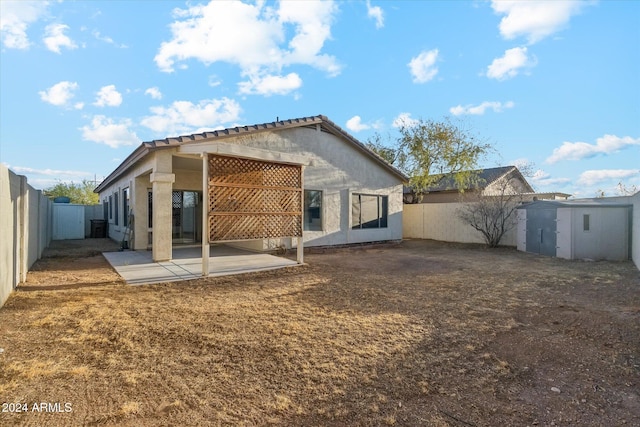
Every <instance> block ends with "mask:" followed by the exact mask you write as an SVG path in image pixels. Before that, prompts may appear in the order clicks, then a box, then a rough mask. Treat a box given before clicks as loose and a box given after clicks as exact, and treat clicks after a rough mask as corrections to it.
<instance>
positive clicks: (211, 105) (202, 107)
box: [141, 98, 241, 135]
mask: <svg viewBox="0 0 640 427" xmlns="http://www.w3.org/2000/svg"><path fill="white" fill-rule="evenodd" d="M240 111H241V108H240V105H239V104H238V103H237V102H236V101H234V100H232V99H229V98H222V99H206V100H202V101H200V102H199V103H198V104H193V103H191V102H189V101H175V102H174V103H172V104H171V105H170V106H169V107H152V108H151V112H152V113H153V115H152V116H148V117H145V118H144V119H143V120H142V122H141V124H142V125H143V126H146V127H148V128H149V129H151V130H153V131H155V132H157V133H161V134H165V135H167V134H173V135H176V134H184V133H187V132H194V131H196V130H197V129H200V128H207V129H213V128H215V127H219V126H220V125H221V124H223V123H232V122H235V121H237V120H238V118H239V115H240Z"/></svg>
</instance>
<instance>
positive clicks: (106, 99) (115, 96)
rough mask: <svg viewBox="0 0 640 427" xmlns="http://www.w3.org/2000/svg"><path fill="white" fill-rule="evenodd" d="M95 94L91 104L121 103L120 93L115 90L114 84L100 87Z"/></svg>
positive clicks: (110, 104)
mask: <svg viewBox="0 0 640 427" xmlns="http://www.w3.org/2000/svg"><path fill="white" fill-rule="evenodd" d="M96 95H97V96H96V102H94V103H93V105H96V106H98V107H105V106H107V107H117V106H119V105H120V104H122V95H121V94H120V92H118V91H117V90H116V86H115V85H109V86H103V87H101V88H100V90H99V91H98V93H97V94H96Z"/></svg>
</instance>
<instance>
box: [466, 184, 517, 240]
mask: <svg viewBox="0 0 640 427" xmlns="http://www.w3.org/2000/svg"><path fill="white" fill-rule="evenodd" d="M514 179H515V176H514V175H511V176H509V177H506V178H505V179H503V180H501V181H500V182H499V183H498V186H497V191H495V192H494V193H493V194H491V195H485V194H483V192H478V193H476V194H475V195H474V196H473V199H471V200H469V198H467V199H466V203H465V205H464V206H463V207H462V208H460V209H459V210H458V217H459V218H460V219H461V220H462V221H464V222H465V223H467V224H469V225H470V226H471V227H473V228H474V229H476V230H478V231H479V232H480V233H482V237H483V238H484V241H485V243H486V244H487V246H489V247H490V248H495V247H496V246H498V245H499V244H500V241H501V240H502V237H504V235H505V233H507V232H508V231H509V230H511V229H512V228H514V227H515V225H516V218H515V213H514V212H515V210H516V209H517V208H518V206H520V205H521V204H522V195H521V194H520V193H518V192H517V191H516V190H515V187H514V186H513V185H512V181H513V180H514Z"/></svg>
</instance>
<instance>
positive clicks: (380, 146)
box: [366, 132, 398, 165]
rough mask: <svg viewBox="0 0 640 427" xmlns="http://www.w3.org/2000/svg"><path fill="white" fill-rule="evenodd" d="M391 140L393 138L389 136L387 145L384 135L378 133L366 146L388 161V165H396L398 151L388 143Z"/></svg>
mask: <svg viewBox="0 0 640 427" xmlns="http://www.w3.org/2000/svg"><path fill="white" fill-rule="evenodd" d="M390 140H391V137H389V136H387V143H385V142H384V141H383V137H382V135H380V134H379V133H377V132H376V133H375V134H374V135H373V136H372V137H371V138H369V139H368V140H367V142H366V145H367V147H368V148H369V149H370V150H371V151H373V152H374V153H376V154H377V155H378V156H380V157H382V158H383V159H384V160H386V161H387V163H389V164H391V165H395V163H396V161H397V160H398V149H397V148H395V147H393V144H392V143H389V142H388V141H390Z"/></svg>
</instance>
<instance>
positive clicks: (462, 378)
mask: <svg viewBox="0 0 640 427" xmlns="http://www.w3.org/2000/svg"><path fill="white" fill-rule="evenodd" d="M60 252H61V253H56V252H55V251H53V255H57V256H54V257H48V258H45V259H43V260H41V261H39V262H38V263H37V265H36V266H35V269H34V271H33V272H31V273H29V277H28V280H27V283H26V284H25V286H23V287H22V288H21V290H20V291H18V292H15V293H14V294H13V295H12V296H11V297H10V298H9V300H8V301H7V303H6V304H5V306H4V307H3V308H2V309H0V348H1V349H2V350H1V353H0V402H3V406H2V408H1V409H2V412H0V425H3V426H8V425H33V426H42V425H52V426H53V425H130V426H144V425H148V426H159V425H167V426H169V425H171V426H173V425H184V426H187V425H245V426H256V425H270V424H273V425H292V426H293V425H295V426H311V425H318V426H320V425H321V426H327V425H335V426H354V425H362V426H378V425H382V426H384V425H389V426H393V425H396V426H498V425H499V426H526V425H529V426H534V425H539V426H551V425H556V426H577V425H584V426H587V425H588V426H620V425H625V424H627V425H630V426H631V425H636V426H637V425H640V272H639V271H638V270H637V269H636V268H635V266H634V265H633V264H632V263H630V262H623V263H610V262H583V261H565V260H559V259H552V258H546V257H541V256H535V255H531V254H524V253H519V252H516V251H515V250H513V249H504V248H502V249H497V250H487V249H484V248H482V247H479V246H474V245H456V244H443V243H437V242H432V241H405V242H403V243H402V244H399V245H390V246H378V247H373V248H366V247H365V248H353V249H339V250H327V251H316V252H315V253H310V254H308V255H306V257H305V260H306V261H307V262H308V265H307V266H303V267H296V268H290V269H284V270H278V271H272V272H265V273H257V274H251V275H242V276H230V277H226V278H211V279H206V280H205V279H201V280H195V281H191V282H182V283H173V284H162V285H150V286H139V287H131V286H126V285H124V284H123V283H122V282H121V281H119V279H118V276H117V275H116V274H115V273H114V272H113V271H112V270H111V269H110V267H109V266H108V265H107V264H106V262H105V261H104V259H103V258H102V257H101V256H99V255H98V256H96V255H95V253H91V251H89V252H87V253H84V255H92V256H82V255H83V252H82V250H80V249H78V250H77V251H75V252H74V255H73V256H71V257H69V256H67V257H65V256H60V255H64V250H62V251H60ZM42 403H44V405H42ZM24 404H26V407H25V406H24ZM34 404H35V405H34ZM17 408H21V410H24V409H26V412H21V413H17V410H18V409H17ZM34 408H35V409H40V411H36V410H34ZM42 408H44V409H45V410H46V411H48V412H46V411H42Z"/></svg>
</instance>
